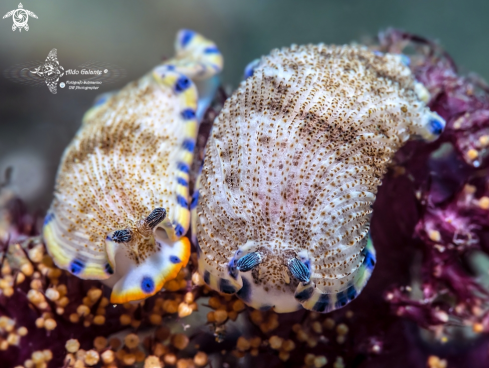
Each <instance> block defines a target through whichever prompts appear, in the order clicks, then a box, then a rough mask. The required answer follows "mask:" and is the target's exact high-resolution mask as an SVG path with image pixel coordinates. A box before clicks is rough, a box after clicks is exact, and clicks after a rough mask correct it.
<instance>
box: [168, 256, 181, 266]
mask: <svg viewBox="0 0 489 368" xmlns="http://www.w3.org/2000/svg"><path fill="white" fill-rule="evenodd" d="M170 262H171V263H175V264H179V263H180V262H182V261H181V260H180V258H178V257H177V256H170Z"/></svg>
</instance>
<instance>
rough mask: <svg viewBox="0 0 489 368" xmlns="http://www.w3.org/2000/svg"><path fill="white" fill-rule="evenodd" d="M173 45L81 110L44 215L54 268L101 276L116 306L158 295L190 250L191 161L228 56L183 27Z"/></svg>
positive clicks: (182, 264) (45, 232)
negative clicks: (137, 75)
mask: <svg viewBox="0 0 489 368" xmlns="http://www.w3.org/2000/svg"><path fill="white" fill-rule="evenodd" d="M175 48H176V56H175V57H174V58H172V59H170V60H168V61H166V62H164V63H163V64H161V65H159V66H157V67H155V68H154V69H153V70H152V71H151V72H149V73H148V74H147V75H145V76H143V77H142V78H141V79H139V80H138V81H135V82H132V83H129V84H128V85H127V86H126V87H125V88H123V89H122V90H120V91H119V92H117V93H114V94H111V95H107V96H103V97H102V98H101V99H99V101H98V102H96V104H95V106H94V107H93V108H92V109H90V110H89V111H88V112H87V113H86V114H85V116H84V118H83V124H82V126H81V128H80V130H79V131H78V132H77V134H76V136H75V138H74V139H73V141H72V142H71V143H70V145H69V146H68V147H67V148H66V150H65V152H64V154H63V158H62V161H61V165H60V167H59V169H58V174H57V179H56V188H55V193H54V200H53V202H52V205H51V207H50V209H49V211H48V214H47V216H46V219H45V222H44V229H43V234H44V239H45V241H46V245H47V249H48V251H49V253H50V255H51V256H52V257H53V259H54V262H55V263H56V265H57V266H59V267H60V268H63V269H66V270H68V271H69V272H71V273H72V274H74V275H76V276H78V277H80V278H82V279H99V280H104V283H106V284H107V285H109V286H110V287H112V294H111V303H125V302H128V301H134V300H140V299H144V298H146V297H148V296H151V295H154V294H155V293H156V292H158V291H159V290H160V289H161V288H162V287H163V285H164V283H165V282H166V281H168V280H170V279H172V278H174V277H175V276H176V275H177V273H178V272H179V271H180V269H181V268H182V267H184V266H185V265H186V264H187V262H188V259H189V256H190V243H189V241H188V239H187V238H186V237H185V236H184V235H185V234H186V232H187V230H188V227H189V221H190V213H189V208H188V207H189V188H188V182H189V168H190V165H191V162H192V156H193V150H194V146H195V140H196V136H197V130H198V123H199V122H198V120H199V119H198V117H199V115H201V113H199V111H200V112H201V111H203V110H205V108H206V105H207V104H208V101H210V99H211V98H212V96H211V95H212V92H213V86H214V85H215V80H214V79H215V76H216V74H218V73H219V72H220V71H221V69H222V66H223V59H222V56H221V54H220V52H219V50H218V48H217V47H216V45H215V44H214V43H213V42H211V41H209V40H207V39H206V38H204V37H202V36H201V35H199V34H197V33H195V32H193V31H190V30H182V31H180V32H179V33H178V35H177V39H176V45H175ZM206 81H209V82H210V81H212V83H211V85H210V86H209V85H208V84H206ZM199 91H203V93H202V94H201V95H199Z"/></svg>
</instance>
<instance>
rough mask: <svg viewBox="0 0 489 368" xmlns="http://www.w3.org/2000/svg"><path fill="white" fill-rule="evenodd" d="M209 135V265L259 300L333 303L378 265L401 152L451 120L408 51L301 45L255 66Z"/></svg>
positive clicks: (197, 216) (203, 212)
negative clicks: (380, 232) (377, 203)
mask: <svg viewBox="0 0 489 368" xmlns="http://www.w3.org/2000/svg"><path fill="white" fill-rule="evenodd" d="M245 75H246V76H248V78H247V79H246V80H245V81H243V82H242V83H241V85H240V87H239V88H238V90H237V91H236V92H234V94H233V95H232V96H231V97H230V98H229V99H228V100H227V101H226V103H225V105H224V107H223V109H222V111H221V113H220V114H219V116H218V117H217V119H216V121H215V123H214V126H213V131H212V135H211V138H210V139H209V141H208V142H207V146H206V154H205V160H204V165H203V168H202V173H201V176H200V179H199V189H198V191H197V192H196V195H195V197H194V200H193V203H194V202H195V199H196V198H198V205H197V206H196V207H195V208H193V209H192V210H193V211H194V213H193V214H192V221H193V224H194V226H192V227H193V228H195V229H197V230H196V232H197V234H196V236H197V240H198V246H199V247H198V252H199V254H198V256H199V272H200V274H201V275H202V276H203V279H204V280H205V282H206V283H207V284H209V285H210V286H211V287H212V288H214V289H216V290H219V291H221V292H224V293H237V295H238V296H239V297H240V298H241V299H242V300H243V301H244V302H245V303H246V304H248V305H250V306H252V307H254V308H260V309H262V308H263V309H264V308H273V309H274V310H275V311H276V312H292V311H295V310H297V309H299V308H300V307H301V306H302V307H304V308H306V309H309V310H314V311H318V312H328V311H331V310H334V309H337V308H340V307H342V306H344V305H346V304H347V303H348V302H350V301H351V300H353V299H354V298H355V297H356V296H357V295H358V294H359V293H360V291H361V290H362V289H363V287H364V286H365V284H366V282H367V280H368V279H369V277H370V274H371V273H372V270H373V268H374V264H375V250H374V248H373V245H372V243H371V241H370V240H369V236H368V232H369V223H370V216H371V213H372V203H373V202H374V200H375V195H376V193H377V187H378V186H379V185H380V184H381V178H382V176H383V174H384V173H385V171H386V169H387V166H388V164H389V163H390V161H391V159H392V157H393V155H394V153H395V152H396V151H397V150H398V149H399V148H400V147H401V146H402V145H403V144H404V143H405V142H406V141H407V140H408V139H410V138H411V137H414V136H421V137H423V138H424V139H427V140H432V139H435V138H437V137H438V136H439V135H440V134H441V132H442V131H443V128H444V126H445V122H444V120H443V119H442V118H441V117H440V116H439V115H438V114H436V113H434V112H431V111H430V110H429V109H428V108H427V107H426V89H425V88H424V87H423V86H422V85H421V84H419V83H418V82H416V81H415V79H414V78H413V76H412V74H411V71H410V69H409V68H408V67H407V66H406V65H404V64H403V60H402V58H401V57H399V56H398V55H391V54H385V55H380V54H376V53H374V52H372V51H369V50H368V49H367V48H365V47H362V46H326V45H317V46H313V45H308V46H292V47H290V48H284V49H281V50H274V51H273V52H272V53H271V54H270V55H268V56H265V57H263V58H261V60H259V61H257V62H254V63H253V64H251V67H249V68H247V70H246V72H245Z"/></svg>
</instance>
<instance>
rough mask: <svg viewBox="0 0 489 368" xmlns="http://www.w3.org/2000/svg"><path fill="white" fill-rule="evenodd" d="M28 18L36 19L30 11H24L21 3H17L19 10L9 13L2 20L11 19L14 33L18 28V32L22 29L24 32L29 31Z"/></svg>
mask: <svg viewBox="0 0 489 368" xmlns="http://www.w3.org/2000/svg"><path fill="white" fill-rule="evenodd" d="M29 16H31V17H33V18H36V19H37V15H36V14H34V13H33V12H31V11H30V10H26V9H24V6H23V5H22V3H19V8H18V9H14V10H11V11H9V12H8V13H7V14H5V15H4V16H3V19H5V18H9V17H12V19H13V20H14V24H13V25H12V31H15V30H16V29H17V28H18V29H19V32H22V28H24V29H25V30H26V31H28V30H29V25H28V24H27V22H28V21H29Z"/></svg>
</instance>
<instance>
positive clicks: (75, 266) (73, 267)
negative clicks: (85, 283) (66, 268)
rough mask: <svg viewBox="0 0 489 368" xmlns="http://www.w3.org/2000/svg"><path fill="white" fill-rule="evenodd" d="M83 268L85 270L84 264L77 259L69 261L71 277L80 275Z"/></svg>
mask: <svg viewBox="0 0 489 368" xmlns="http://www.w3.org/2000/svg"><path fill="white" fill-rule="evenodd" d="M84 268H85V263H84V262H83V261H81V260H79V259H74V260H73V261H71V264H70V272H71V273H72V274H73V275H78V274H80V273H81V272H82V271H83V269H84Z"/></svg>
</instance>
